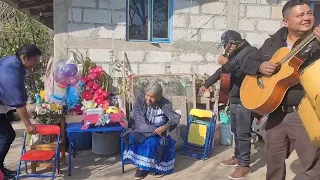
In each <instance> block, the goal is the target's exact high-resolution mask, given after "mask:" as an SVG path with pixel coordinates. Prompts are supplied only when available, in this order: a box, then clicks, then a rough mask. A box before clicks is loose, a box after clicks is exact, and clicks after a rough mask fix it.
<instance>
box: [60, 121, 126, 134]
mask: <svg viewBox="0 0 320 180" xmlns="http://www.w3.org/2000/svg"><path fill="white" fill-rule="evenodd" d="M81 127H82V123H70V124H67V127H66V132H67V134H68V133H81V132H113V131H122V130H123V127H122V126H120V124H119V123H114V124H110V125H108V126H101V127H93V128H88V129H85V130H82V129H81Z"/></svg>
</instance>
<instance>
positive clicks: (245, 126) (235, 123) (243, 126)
mask: <svg viewBox="0 0 320 180" xmlns="http://www.w3.org/2000/svg"><path fill="white" fill-rule="evenodd" d="M230 118H231V132H232V133H233V134H234V138H235V151H234V155H235V157H236V158H237V159H238V164H239V165H240V166H244V167H250V154H251V153H250V150H251V131H252V128H251V126H252V120H251V111H249V110H248V109H246V108H245V107H243V106H242V104H230Z"/></svg>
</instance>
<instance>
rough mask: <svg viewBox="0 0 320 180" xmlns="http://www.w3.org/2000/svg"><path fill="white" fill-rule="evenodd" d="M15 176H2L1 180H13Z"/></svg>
mask: <svg viewBox="0 0 320 180" xmlns="http://www.w3.org/2000/svg"><path fill="white" fill-rule="evenodd" d="M15 179H16V176H15V175H9V176H4V179H3V180H15Z"/></svg>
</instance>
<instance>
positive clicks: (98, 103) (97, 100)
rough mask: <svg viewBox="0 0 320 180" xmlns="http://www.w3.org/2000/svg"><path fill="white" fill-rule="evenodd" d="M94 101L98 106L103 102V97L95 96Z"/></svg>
mask: <svg viewBox="0 0 320 180" xmlns="http://www.w3.org/2000/svg"><path fill="white" fill-rule="evenodd" d="M94 102H95V103H97V105H98V106H100V105H101V104H102V103H103V98H101V97H97V98H96V99H95V101H94Z"/></svg>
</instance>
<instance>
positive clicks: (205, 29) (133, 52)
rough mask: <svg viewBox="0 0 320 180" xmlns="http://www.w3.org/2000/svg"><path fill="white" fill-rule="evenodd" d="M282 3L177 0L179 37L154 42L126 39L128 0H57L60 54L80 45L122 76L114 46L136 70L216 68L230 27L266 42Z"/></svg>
mask: <svg viewBox="0 0 320 180" xmlns="http://www.w3.org/2000/svg"><path fill="white" fill-rule="evenodd" d="M64 6H67V7H68V8H67V9H68V12H63V11H65V9H66V8H65V7H64ZM281 8H282V5H281V4H280V5H275V6H270V5H268V4H267V3H266V0H193V4H192V6H191V7H190V0H174V19H173V20H174V22H173V24H174V29H173V43H163V44H150V43H147V42H128V41H126V40H125V39H126V37H125V36H126V26H125V22H126V0H57V1H55V18H56V21H55V31H56V37H55V41H56V42H55V56H56V57H55V58H56V59H59V58H65V57H66V56H70V52H71V51H74V50H76V49H78V50H79V51H80V52H82V53H83V54H85V55H88V56H89V57H90V58H91V59H92V60H93V61H96V62H98V63H99V64H102V65H103V67H104V69H105V70H106V71H107V72H108V73H110V74H113V75H115V76H119V75H120V74H117V73H114V72H113V71H112V70H113V69H114V68H113V67H112V65H111V63H110V62H111V52H114V55H115V56H116V57H117V58H118V59H119V60H121V61H122V59H123V52H126V53H127V54H128V59H129V62H130V66H131V69H132V73H134V74H158V73H190V72H192V73H199V74H204V73H208V74H212V73H214V71H215V70H216V69H217V68H218V67H219V64H218V63H217V61H216V58H217V57H218V56H219V54H220V53H221V52H222V51H221V49H218V48H217V45H218V43H219V41H220V36H221V34H222V33H223V31H224V30H225V29H235V30H240V32H241V34H242V35H243V36H244V38H247V40H248V41H249V42H250V43H252V44H253V45H256V46H261V44H262V43H263V41H264V39H266V38H267V37H268V33H274V32H275V31H276V30H277V29H279V28H280V27H281V24H282V22H281ZM67 14H68V20H65V18H66V17H65V16H64V15H67ZM66 27H67V28H66ZM64 31H66V32H64ZM64 51H66V52H64Z"/></svg>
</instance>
